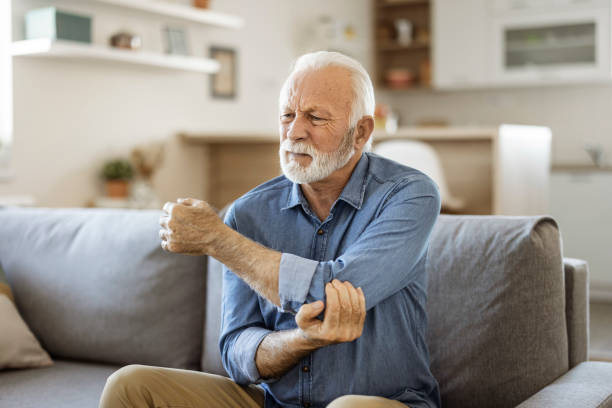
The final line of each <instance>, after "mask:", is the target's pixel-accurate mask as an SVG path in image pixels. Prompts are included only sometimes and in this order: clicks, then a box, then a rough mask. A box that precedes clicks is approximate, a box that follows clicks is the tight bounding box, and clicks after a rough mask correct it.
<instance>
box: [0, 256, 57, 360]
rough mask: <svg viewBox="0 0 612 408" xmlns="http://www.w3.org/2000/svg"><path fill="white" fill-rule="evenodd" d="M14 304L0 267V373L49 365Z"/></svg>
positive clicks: (43, 352)
mask: <svg viewBox="0 0 612 408" xmlns="http://www.w3.org/2000/svg"><path fill="white" fill-rule="evenodd" d="M14 301H15V299H14V297H13V292H12V291H11V288H10V286H9V285H8V282H7V280H6V275H5V274H4V270H3V269H2V266H1V265H0V370H1V369H4V368H27V367H45V366H50V365H52V364H53V361H51V357H49V354H47V352H46V351H45V350H43V349H42V347H41V346H40V343H39V342H38V340H37V339H36V337H34V335H33V334H32V332H31V331H30V329H29V328H28V326H27V325H26V324H25V322H24V321H23V319H22V318H21V316H20V315H19V312H18V311H17V308H16V307H15V303H14Z"/></svg>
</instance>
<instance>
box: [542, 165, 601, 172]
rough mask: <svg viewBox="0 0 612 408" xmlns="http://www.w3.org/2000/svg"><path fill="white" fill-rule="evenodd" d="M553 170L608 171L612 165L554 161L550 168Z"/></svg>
mask: <svg viewBox="0 0 612 408" xmlns="http://www.w3.org/2000/svg"><path fill="white" fill-rule="evenodd" d="M550 170H551V171H554V172H567V173H610V172H612V166H596V165H594V164H582V163H555V164H553V165H552V166H551V168H550Z"/></svg>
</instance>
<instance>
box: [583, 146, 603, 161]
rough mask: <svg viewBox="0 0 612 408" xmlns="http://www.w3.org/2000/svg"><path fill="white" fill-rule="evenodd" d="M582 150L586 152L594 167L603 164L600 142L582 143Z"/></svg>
mask: <svg viewBox="0 0 612 408" xmlns="http://www.w3.org/2000/svg"><path fill="white" fill-rule="evenodd" d="M584 151H585V152H587V154H588V155H589V157H590V158H591V160H592V161H593V164H594V165H595V166H596V167H602V166H603V164H604V163H603V157H604V149H603V147H602V146H601V144H590V143H587V144H585V145H584Z"/></svg>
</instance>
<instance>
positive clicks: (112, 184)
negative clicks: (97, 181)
mask: <svg viewBox="0 0 612 408" xmlns="http://www.w3.org/2000/svg"><path fill="white" fill-rule="evenodd" d="M133 175H134V169H133V167H132V164H131V163H130V162H129V160H126V159H113V160H109V161H107V162H106V163H104V166H103V167H102V178H103V179H104V180H105V181H106V194H107V195H108V196H109V197H113V198H125V197H127V196H128V182H129V181H130V180H131V179H132V177H133Z"/></svg>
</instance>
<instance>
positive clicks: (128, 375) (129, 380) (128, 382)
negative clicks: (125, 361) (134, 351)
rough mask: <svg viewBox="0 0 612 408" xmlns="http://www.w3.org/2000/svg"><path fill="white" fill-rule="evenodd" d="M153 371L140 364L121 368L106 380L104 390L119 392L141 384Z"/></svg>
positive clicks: (151, 368)
mask: <svg viewBox="0 0 612 408" xmlns="http://www.w3.org/2000/svg"><path fill="white" fill-rule="evenodd" d="M153 370H154V368H153V367H150V366H145V365H140V364H130V365H127V366H125V367H121V368H120V369H118V370H117V371H115V372H114V373H112V374H111V375H110V376H109V377H108V378H107V379H106V386H105V388H109V389H113V390H121V389H125V388H127V387H129V386H132V385H136V384H142V383H143V382H146V380H147V378H149V377H150V376H151V374H152V372H153Z"/></svg>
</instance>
